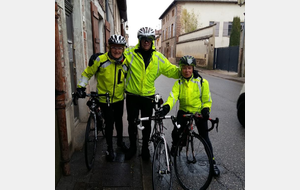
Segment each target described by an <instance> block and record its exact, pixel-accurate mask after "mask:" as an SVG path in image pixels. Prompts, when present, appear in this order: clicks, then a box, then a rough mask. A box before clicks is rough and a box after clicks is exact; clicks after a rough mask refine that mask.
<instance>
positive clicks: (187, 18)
mask: <svg viewBox="0 0 300 190" xmlns="http://www.w3.org/2000/svg"><path fill="white" fill-rule="evenodd" d="M180 23H181V32H182V33H187V32H192V31H194V30H196V29H197V25H198V21H197V18H196V16H195V14H194V10H192V12H191V14H190V13H188V12H187V10H186V9H183V10H182V13H181V18H180Z"/></svg>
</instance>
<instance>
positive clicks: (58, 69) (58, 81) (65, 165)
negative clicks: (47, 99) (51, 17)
mask: <svg viewBox="0 0 300 190" xmlns="http://www.w3.org/2000/svg"><path fill="white" fill-rule="evenodd" d="M59 17H60V15H59V13H58V7H57V3H56V2H55V112H56V115H57V121H58V122H57V123H58V132H59V140H60V147H61V163H62V170H63V174H64V175H70V158H69V145H68V134H67V122H66V111H65V108H66V104H65V93H66V92H65V88H64V85H63V84H64V77H63V69H62V65H61V53H60V51H61V49H60V43H59V31H58V19H59Z"/></svg>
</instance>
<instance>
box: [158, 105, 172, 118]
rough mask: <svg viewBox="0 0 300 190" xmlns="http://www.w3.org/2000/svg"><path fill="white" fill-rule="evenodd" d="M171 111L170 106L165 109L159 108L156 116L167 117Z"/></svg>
mask: <svg viewBox="0 0 300 190" xmlns="http://www.w3.org/2000/svg"><path fill="white" fill-rule="evenodd" d="M169 111H170V106H169V105H168V104H166V105H164V106H163V107H161V108H159V110H158V111H156V112H155V116H158V117H163V116H165V115H167V114H168V113H169Z"/></svg>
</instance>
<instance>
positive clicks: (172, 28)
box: [171, 24, 174, 37]
mask: <svg viewBox="0 0 300 190" xmlns="http://www.w3.org/2000/svg"><path fill="white" fill-rule="evenodd" d="M173 30H174V25H173V24H172V25H171V37H173V35H174V33H173Z"/></svg>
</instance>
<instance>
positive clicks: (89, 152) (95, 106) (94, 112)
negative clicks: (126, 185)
mask: <svg viewBox="0 0 300 190" xmlns="http://www.w3.org/2000/svg"><path fill="white" fill-rule="evenodd" d="M72 96H73V103H74V105H77V99H78V96H77V94H76V93H73V94H72ZM86 96H87V97H89V100H88V101H87V103H86V105H87V106H88V107H89V110H90V115H89V119H88V122H87V125H86V130H85V143H84V147H85V151H84V153H85V164H86V167H87V168H88V170H91V169H92V167H93V165H94V161H95V155H96V149H97V142H98V136H99V134H100V133H102V135H103V137H105V120H104V118H103V113H102V110H101V109H100V102H99V99H98V98H99V97H100V96H105V97H106V103H107V105H108V107H109V106H110V103H109V94H108V93H105V94H98V93H97V92H91V93H90V94H87V95H86Z"/></svg>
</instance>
